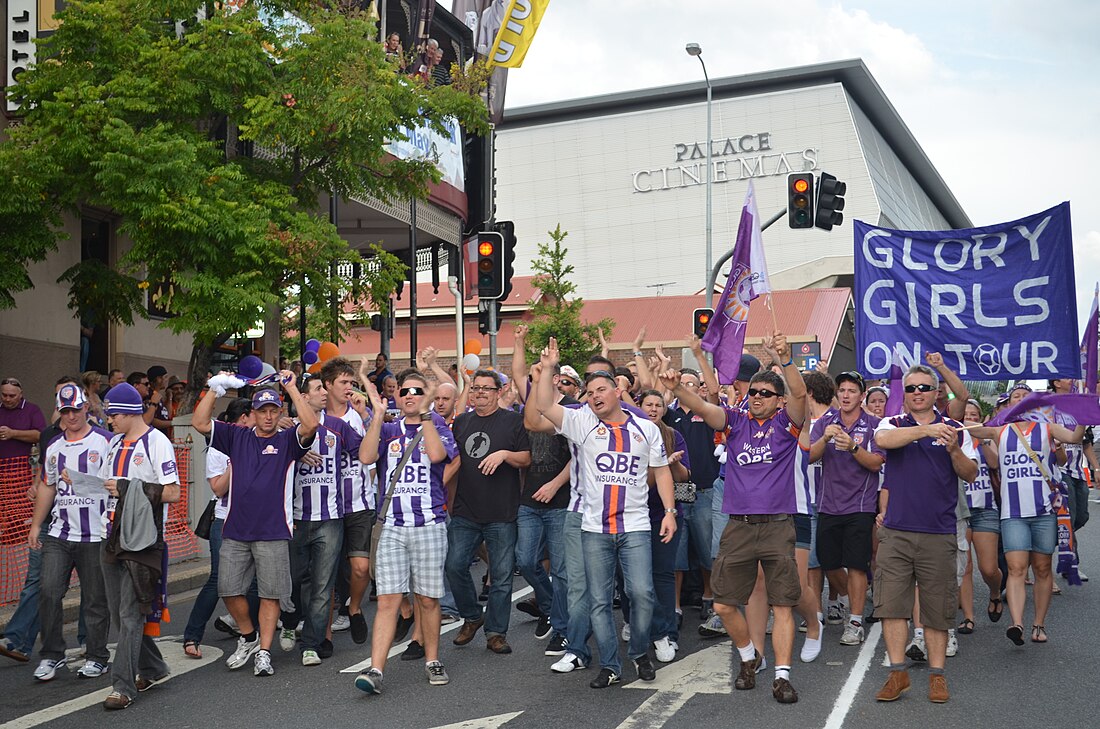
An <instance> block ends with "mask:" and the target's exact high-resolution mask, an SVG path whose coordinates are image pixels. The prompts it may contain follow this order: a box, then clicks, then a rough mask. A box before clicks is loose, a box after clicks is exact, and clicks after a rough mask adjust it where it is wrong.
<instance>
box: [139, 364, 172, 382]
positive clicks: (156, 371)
mask: <svg viewBox="0 0 1100 729" xmlns="http://www.w3.org/2000/svg"><path fill="white" fill-rule="evenodd" d="M166 374H168V370H166V369H164V367H163V366H162V365H153V366H152V367H150V368H149V369H148V371H146V373H145V376H146V377H148V378H149V379H150V380H152V379H155V378H157V377H161V376H163V375H166Z"/></svg>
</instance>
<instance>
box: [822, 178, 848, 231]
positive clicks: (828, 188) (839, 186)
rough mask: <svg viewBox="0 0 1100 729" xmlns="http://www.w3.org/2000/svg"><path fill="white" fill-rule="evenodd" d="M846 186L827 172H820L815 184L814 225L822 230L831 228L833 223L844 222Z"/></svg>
mask: <svg viewBox="0 0 1100 729" xmlns="http://www.w3.org/2000/svg"><path fill="white" fill-rule="evenodd" d="M847 191H848V186H847V185H845V184H844V183H843V182H841V181H840V180H838V179H836V178H835V177H833V176H832V175H830V174H829V173H828V172H822V173H821V181H820V183H818V186H817V210H816V211H815V213H814V218H815V223H814V224H815V225H816V226H817V227H818V228H821V229H822V230H832V229H833V226H834V225H840V224H841V223H843V222H844V215H843V214H842V213H841V212H840V211H841V210H843V209H844V193H846V192H847Z"/></svg>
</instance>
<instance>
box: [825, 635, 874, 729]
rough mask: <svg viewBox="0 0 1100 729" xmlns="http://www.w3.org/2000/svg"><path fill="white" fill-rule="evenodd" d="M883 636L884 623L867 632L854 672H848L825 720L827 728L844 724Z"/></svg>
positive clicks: (834, 727) (853, 666) (837, 727)
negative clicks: (846, 678)
mask: <svg viewBox="0 0 1100 729" xmlns="http://www.w3.org/2000/svg"><path fill="white" fill-rule="evenodd" d="M881 637H882V623H881V622H879V623H875V624H874V625H872V626H871V630H870V631H869V632H868V633H867V640H865V641H864V642H863V647H862V648H860V649H859V656H858V657H857V658H856V662H855V663H854V664H853V665H852V672H851V673H849V674H848V680H847V681H845V682H844V685H843V686H842V687H841V688H840V694H839V695H838V696H837V697H836V703H835V704H833V710H832V712H830V713H829V718H828V719H826V720H825V729H840V727H842V726H844V719H845V718H846V717H847V716H848V712H849V711H851V709H852V704H853V703H855V700H856V694H857V693H858V692H859V687H860V685H861V684H862V683H863V679H864V677H865V676H866V675H867V669H869V668H870V667H871V659H872V658H874V655H875V649H877V648H878V641H879V638H881Z"/></svg>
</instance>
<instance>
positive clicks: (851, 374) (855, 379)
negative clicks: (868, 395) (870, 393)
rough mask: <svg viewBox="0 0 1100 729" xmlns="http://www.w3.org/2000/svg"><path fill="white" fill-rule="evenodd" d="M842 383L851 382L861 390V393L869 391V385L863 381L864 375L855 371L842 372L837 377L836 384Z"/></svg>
mask: <svg viewBox="0 0 1100 729" xmlns="http://www.w3.org/2000/svg"><path fill="white" fill-rule="evenodd" d="M841 382H851V383H852V384H853V385H855V386H856V387H858V388H859V391H860V392H863V391H864V390H866V389H867V383H866V382H865V381H864V380H863V375H861V374H859V373H858V372H856V371H855V370H851V371H848V372H841V373H840V374H839V375H837V376H836V384H837V385H839V384H840V383H841Z"/></svg>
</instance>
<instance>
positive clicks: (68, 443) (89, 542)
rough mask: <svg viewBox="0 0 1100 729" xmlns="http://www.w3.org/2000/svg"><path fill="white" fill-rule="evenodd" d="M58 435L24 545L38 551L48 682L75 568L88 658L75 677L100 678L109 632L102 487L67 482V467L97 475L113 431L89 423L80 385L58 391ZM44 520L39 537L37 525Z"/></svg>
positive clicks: (59, 660)
mask: <svg viewBox="0 0 1100 729" xmlns="http://www.w3.org/2000/svg"><path fill="white" fill-rule="evenodd" d="M57 410H58V412H59V413H60V414H61V419H60V426H61V433H60V434H59V435H57V436H56V437H55V438H54V439H53V440H52V441H51V442H50V445H49V446H48V447H47V448H46V453H45V454H44V456H43V462H44V463H45V480H44V483H42V484H40V485H39V488H38V496H37V499H36V501H35V505H34V516H33V518H32V519H31V528H30V533H29V534H28V535H27V543H28V544H29V545H30V546H31V549H39V548H41V550H42V581H41V585H42V587H41V590H42V592H41V598H40V600H39V614H40V616H41V620H42V650H41V655H42V662H41V664H40V665H39V667H38V669H37V670H36V671H35V674H34V676H35V678H36V679H38V680H39V681H49V680H50V679H52V678H53V677H54V675H55V674H56V671H57V668H58V667H59V666H64V665H65V638H64V636H63V635H62V622H63V621H62V608H61V601H62V599H64V597H65V593H66V592H68V590H69V576H70V575H71V574H72V571H73V568H74V567H75V568H76V573H77V575H78V576H79V577H80V589H81V597H82V598H83V600H82V605H83V609H84V621H85V625H86V626H87V628H88V635H87V643H86V645H87V656H88V659H87V661H86V662H85V664H84V666H83V667H81V669H80V671H79V672H78V673H77V675H78V676H79V677H80V678H98V677H99V676H103V675H105V674H106V673H107V670H108V669H107V662H108V660H109V657H110V656H109V654H108V652H107V632H108V630H109V629H110V611H109V608H108V604H107V592H106V588H105V587H104V582H103V568H102V566H101V564H100V560H99V552H100V543H101V542H102V540H103V527H104V521H105V517H106V513H107V491H106V490H98V491H95V492H94V493H85V492H82V491H78V490H77V489H75V488H74V487H73V484H72V478H71V477H70V475H69V474H70V473H72V472H76V471H79V472H80V473H85V474H91V475H95V474H98V473H99V472H100V469H101V468H102V467H103V463H104V461H105V460H106V457H107V452H108V449H109V444H110V440H111V434H110V433H108V432H107V431H105V430H101V429H100V428H96V427H93V426H91V425H90V424H89V423H88V405H87V402H86V400H85V397H84V392H83V391H82V390H81V388H80V386H79V385H76V384H73V383H71V382H70V383H67V384H65V385H62V386H61V388H60V389H59V390H58V391H57ZM47 516H49V517H50V519H49V526H48V528H47V531H46V534H44V535H42V534H41V530H42V525H43V523H45V521H46V517H47Z"/></svg>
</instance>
